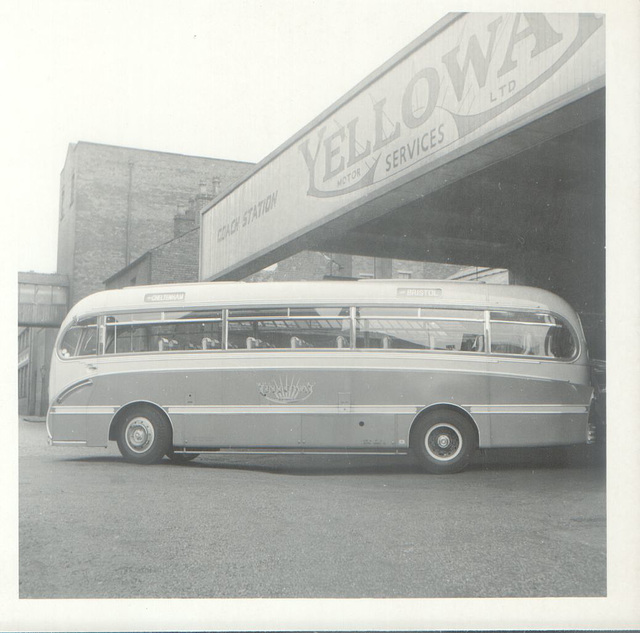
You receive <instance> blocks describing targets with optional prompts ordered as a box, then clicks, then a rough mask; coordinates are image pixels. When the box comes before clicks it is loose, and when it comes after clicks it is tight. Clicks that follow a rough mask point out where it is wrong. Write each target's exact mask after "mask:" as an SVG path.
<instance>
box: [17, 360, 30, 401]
mask: <svg viewBox="0 0 640 633" xmlns="http://www.w3.org/2000/svg"><path fill="white" fill-rule="evenodd" d="M28 386H29V365H28V364H27V365H24V366H23V367H20V369H19V370H18V398H26V397H27V395H28V393H29V391H28Z"/></svg>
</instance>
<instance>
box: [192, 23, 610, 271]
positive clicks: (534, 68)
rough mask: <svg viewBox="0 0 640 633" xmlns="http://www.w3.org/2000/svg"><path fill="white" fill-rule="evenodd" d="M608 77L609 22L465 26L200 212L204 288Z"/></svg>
mask: <svg viewBox="0 0 640 633" xmlns="http://www.w3.org/2000/svg"><path fill="white" fill-rule="evenodd" d="M604 74H605V66H604V18H603V17H602V16H599V15H594V14H531V13H527V14H489V13H485V14H465V15H463V16H461V17H460V18H459V19H457V20H455V21H454V22H452V23H451V24H450V25H449V26H448V27H447V28H446V29H445V30H444V31H442V32H440V33H437V34H436V35H435V36H434V37H433V38H431V39H429V40H427V41H425V42H424V43H422V44H421V45H420V46H419V47H417V48H416V49H415V50H414V51H412V52H411V53H410V54H408V55H407V56H406V57H404V58H403V59H402V60H401V61H400V62H399V63H397V64H396V65H394V66H393V67H392V68H391V69H390V70H389V71H388V72H386V73H385V74H383V75H382V76H380V77H379V78H377V79H375V80H374V81H372V83H371V84H369V86H367V87H366V88H365V89H364V90H362V91H360V92H359V93H358V94H356V95H355V96H354V97H353V98H352V99H351V100H349V101H348V102H346V103H345V104H343V105H342V106H341V107H339V108H338V109H337V110H336V111H335V112H332V113H331V114H330V116H328V117H327V118H326V119H325V120H324V121H322V122H321V123H319V124H318V125H316V126H315V127H314V128H313V129H311V130H309V131H308V132H306V133H305V134H304V135H302V136H300V137H299V138H296V139H295V140H294V142H292V143H290V144H289V145H288V146H286V148H285V149H284V150H283V151H281V152H280V153H279V154H277V155H276V156H275V157H274V158H272V159H271V160H270V161H269V162H267V163H266V164H264V165H263V166H262V167H261V168H260V169H259V170H258V171H257V172H256V173H255V174H253V175H252V176H251V177H250V178H249V179H248V180H246V181H245V182H243V183H242V184H241V185H240V186H238V187H237V188H236V189H234V190H233V191H231V192H230V193H229V194H228V195H227V196H226V197H224V198H223V199H222V200H220V201H219V202H218V203H217V204H216V205H215V206H214V207H212V208H211V209H209V210H207V211H206V212H205V213H204V215H203V218H202V253H201V255H202V256H201V271H200V272H201V278H202V279H211V278H215V277H216V276H217V275H219V274H220V273H222V272H226V271H228V270H229V269H230V268H232V267H233V266H235V265H237V264H239V263H240V262H243V261H246V260H247V259H248V258H250V257H252V256H257V255H260V254H262V253H266V252H268V251H269V250H271V249H272V248H274V247H275V246H276V245H279V244H281V243H283V242H284V241H286V240H288V239H292V238H294V237H297V236H299V235H302V234H304V233H305V232H306V231H307V230H309V229H310V228H312V227H315V226H318V225H320V224H322V223H323V222H324V221H328V220H329V219H333V218H335V217H337V216H339V215H340V213H341V210H343V209H345V208H346V207H349V206H353V203H354V202H356V201H357V200H358V199H359V198H363V197H366V196H370V195H371V194H374V193H375V192H376V191H378V190H380V189H382V188H383V187H386V186H388V185H389V184H392V183H393V182H394V181H396V180H398V179H400V178H402V177H405V176H407V175H408V174H412V173H413V172H415V173H416V174H418V173H424V172H425V171H428V170H429V169H430V168H433V167H435V166H437V165H440V164H442V162H443V160H444V161H446V159H447V157H448V156H450V155H453V154H454V153H455V154H456V155H459V153H460V151H461V150H462V151H464V149H463V148H464V147H465V146H467V145H470V144H473V143H475V144H476V145H477V143H478V142H481V141H482V139H483V138H485V137H489V136H490V137H491V138H495V137H496V135H497V134H498V135H499V132H500V131H501V130H505V132H506V131H507V130H510V129H513V126H514V124H515V123H517V122H519V121H522V124H523V125H524V124H525V123H527V122H529V121H531V120H533V119H535V118H536V114H537V115H538V116H542V115H543V114H546V113H547V112H548V111H549V110H550V108H556V107H561V106H562V105H565V104H566V103H568V102H570V101H571V100H574V99H577V98H579V97H581V96H584V95H585V94H587V93H588V92H590V91H593V90H595V89H596V88H599V87H601V86H602V85H603V78H604Z"/></svg>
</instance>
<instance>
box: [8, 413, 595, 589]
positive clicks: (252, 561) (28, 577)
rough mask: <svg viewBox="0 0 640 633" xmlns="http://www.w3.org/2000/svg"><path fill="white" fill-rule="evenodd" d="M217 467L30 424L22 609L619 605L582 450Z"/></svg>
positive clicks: (22, 480)
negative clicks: (610, 586)
mask: <svg viewBox="0 0 640 633" xmlns="http://www.w3.org/2000/svg"><path fill="white" fill-rule="evenodd" d="M558 456H559V453H558V452H557V451H555V452H551V451H544V450H533V451H524V450H523V451H496V452H493V453H487V454H479V456H478V459H477V460H476V463H475V464H474V465H473V466H472V467H471V468H469V469H468V470H467V471H465V472H463V473H459V474H456V475H446V476H436V475H428V474H425V473H423V472H422V471H421V470H420V468H419V467H418V466H417V465H416V464H415V463H414V462H413V461H412V460H411V459H410V458H407V457H386V456H380V457H361V456H359V457H348V456H337V457H335V456H273V455H268V456H256V455H253V456H250V455H242V456H230V455H225V456H223V455H218V456H215V455H211V456H201V457H199V458H198V459H196V460H195V461H194V462H192V463H190V464H187V465H175V464H172V463H170V462H169V461H168V460H165V461H163V463H160V464H157V465H153V466H135V465H132V464H128V463H126V462H124V461H123V460H122V458H121V457H120V454H119V453H118V450H117V448H116V446H115V445H112V446H110V448H108V449H87V448H72V447H69V448H66V447H65V448H61V447H49V446H48V445H47V443H46V432H45V428H44V424H42V423H41V422H37V421H31V422H29V421H25V420H21V421H20V461H19V494H20V532H19V538H20V552H19V574H20V579H19V582H20V588H19V595H20V597H21V598H170V597H180V598H366V597H371V598H385V597H386V598H430V597H432V598H434V597H532V596H540V597H542V596H604V595H606V514H605V511H606V508H605V469H604V466H603V464H602V463H601V460H599V459H595V458H594V457H593V454H592V453H590V452H585V450H584V447H583V449H577V450H573V449H572V450H570V451H569V452H568V453H564V454H563V452H562V451H561V452H560V456H564V457H565V458H567V459H566V460H565V461H566V464H565V465H559V464H558V460H557V458H558Z"/></svg>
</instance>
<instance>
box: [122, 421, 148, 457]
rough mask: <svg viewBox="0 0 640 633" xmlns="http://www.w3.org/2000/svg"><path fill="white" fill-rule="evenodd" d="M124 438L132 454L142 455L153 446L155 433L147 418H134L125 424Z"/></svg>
mask: <svg viewBox="0 0 640 633" xmlns="http://www.w3.org/2000/svg"><path fill="white" fill-rule="evenodd" d="M124 436H125V439H126V441H127V446H128V447H129V448H130V449H131V450H132V451H133V452H134V453H144V452H145V451H147V450H148V449H149V447H150V446H151V445H152V444H153V440H154V438H155V431H154V428H153V424H151V422H149V420H147V418H134V419H133V420H131V421H130V422H129V424H127V428H126V429H125V434H124Z"/></svg>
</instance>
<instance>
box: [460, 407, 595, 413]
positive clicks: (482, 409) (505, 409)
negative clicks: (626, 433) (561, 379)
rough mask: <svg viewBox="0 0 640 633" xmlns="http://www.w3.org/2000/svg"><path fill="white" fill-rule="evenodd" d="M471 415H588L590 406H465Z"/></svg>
mask: <svg viewBox="0 0 640 633" xmlns="http://www.w3.org/2000/svg"><path fill="white" fill-rule="evenodd" d="M464 407H465V408H468V409H469V412H470V413H490V414H491V415H495V414H502V413H510V414H524V413H529V414H531V413H533V414H541V415H551V414H554V415H557V414H566V413H569V414H580V413H588V411H589V406H588V405H575V404H490V405H488V404H471V405H464Z"/></svg>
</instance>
